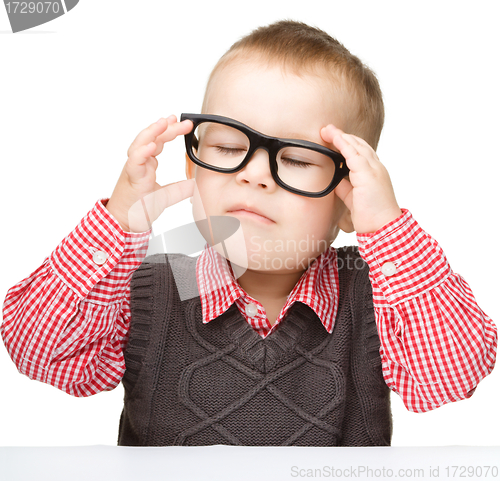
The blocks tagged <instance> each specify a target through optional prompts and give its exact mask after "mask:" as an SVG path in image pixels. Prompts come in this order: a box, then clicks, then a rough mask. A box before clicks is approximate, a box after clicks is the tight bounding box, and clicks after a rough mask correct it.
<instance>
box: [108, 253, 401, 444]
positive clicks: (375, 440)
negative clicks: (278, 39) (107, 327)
mask: <svg viewBox="0 0 500 481" xmlns="http://www.w3.org/2000/svg"><path fill="white" fill-rule="evenodd" d="M337 254H338V267H339V283H340V286H339V291H340V303H339V309H338V314H337V317H336V320H335V326H334V330H333V333H332V334H329V333H328V332H327V331H326V329H325V328H324V327H323V325H322V324H321V321H320V319H319V318H318V316H317V315H316V314H315V313H314V311H313V310H312V309H311V308H310V307H309V306H307V305H305V304H303V303H301V302H296V303H294V304H293V305H292V307H291V308H290V310H289V311H288V313H287V315H286V317H285V318H284V319H283V321H282V323H281V324H280V326H279V327H278V328H277V329H276V331H275V332H273V333H272V334H270V335H269V336H268V337H267V338H266V339H262V338H261V336H260V335H259V334H257V333H256V332H255V331H254V329H253V328H252V327H251V326H250V325H249V324H248V323H247V322H246V320H245V319H244V318H243V316H242V315H241V313H240V311H239V310H238V308H237V306H236V304H233V305H232V306H231V307H230V308H229V309H228V310H227V311H226V312H225V313H223V314H222V315H221V316H219V317H218V318H216V319H214V320H212V321H211V322H209V323H207V324H203V323H202V311H201V302H200V297H199V295H197V296H195V297H192V298H190V299H188V300H184V301H181V300H180V297H179V292H178V290H177V287H176V282H174V276H173V272H172V268H171V266H170V262H175V263H176V264H175V265H176V270H175V273H176V281H177V285H178V283H179V277H178V276H177V269H179V266H181V269H182V270H183V276H182V279H184V280H185V282H186V283H188V286H190V288H195V289H196V292H198V290H197V287H193V286H196V259H194V258H191V257H189V256H185V255H180V254H174V255H172V254H168V255H167V257H166V258H165V254H156V255H154V256H150V257H148V258H146V259H145V260H144V262H143V263H142V265H141V266H140V267H139V269H137V271H136V272H135V273H134V274H133V277H132V282H131V312H132V319H131V326H130V332H129V340H128V344H127V348H126V350H125V363H126V372H125V375H124V377H123V385H124V388H125V398H124V409H123V412H122V415H121V418H120V431H119V437H118V444H119V445H125V446H169V445H185V446H203V445H214V444H229V445H246V446H381V445H382V446H384V445H385V446H387V445H390V440H391V434H392V419H391V413H390V404H389V392H390V391H389V388H388V387H387V385H386V384H385V382H384V379H383V377H382V366H381V360H380V354H379V347H380V340H379V337H378V333H377V328H376V325H375V318H374V311H373V299H372V290H371V285H370V281H369V278H368V266H367V264H366V263H365V262H364V261H363V260H362V259H361V257H360V256H359V253H358V251H357V248H356V247H349V248H343V249H338V250H337ZM167 259H168V261H169V262H166V260H167ZM183 287H185V286H183ZM184 298H185V297H184Z"/></svg>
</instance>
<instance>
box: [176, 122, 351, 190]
mask: <svg viewBox="0 0 500 481" xmlns="http://www.w3.org/2000/svg"><path fill="white" fill-rule="evenodd" d="M180 120H181V122H182V121H183V120H190V121H191V122H193V129H192V130H191V132H189V133H187V134H186V135H184V139H185V144H186V153H187V155H188V157H189V158H190V159H191V160H192V161H193V162H194V163H195V164H196V165H199V166H200V167H203V168H205V169H208V170H213V171H215V172H219V173H221V174H234V173H236V172H239V171H240V170H241V169H243V168H244V167H245V166H246V165H247V164H248V162H249V161H250V159H251V158H252V156H253V154H254V153H255V152H256V151H257V150H258V149H264V150H265V151H267V154H268V158H269V169H270V171H271V175H272V177H273V179H274V181H275V182H276V183H277V184H278V185H279V186H280V187H282V188H283V189H285V190H287V191H289V192H292V193H294V194H298V195H302V196H305V197H324V196H325V195H327V194H329V193H330V192H332V191H333V190H334V189H335V187H337V185H339V183H340V181H341V180H342V179H343V178H344V177H346V176H347V175H348V174H349V168H348V167H347V163H346V160H345V157H344V156H343V155H342V154H339V153H338V152H335V151H334V150H331V149H329V148H327V147H324V146H323V145H320V144H316V143H315V142H310V141H309V140H298V139H281V138H278V137H271V136H269V135H265V134H262V133H261V132H258V131H257V130H254V129H252V128H251V127H248V125H245V124H243V123H242V122H239V121H237V120H234V119H231V118H229V117H223V116H221V115H212V114H181V118H180ZM205 122H214V123H218V124H221V125H227V126H228V127H233V128H234V129H236V130H239V131H240V132H243V133H244V134H245V135H246V136H247V137H248V140H249V141H250V146H249V147H248V152H247V153H246V155H245V157H244V158H243V160H242V161H241V162H240V164H239V165H237V166H236V167H234V168H232V169H224V168H222V167H216V166H214V165H208V164H205V163H203V162H202V161H201V160H199V159H198V158H197V157H195V155H194V153H193V139H194V138H195V136H194V132H195V130H196V127H198V125H200V124H202V123H205ZM285 147H302V148H307V149H310V150H313V151H315V152H319V153H321V154H324V155H326V156H328V157H330V158H331V159H332V161H333V163H334V164H335V173H334V176H333V179H332V181H331V182H330V184H329V185H328V187H326V188H325V189H323V190H322V191H320V192H306V191H304V190H300V189H295V188H294V187H291V186H289V185H288V184H285V183H284V182H283V181H282V180H281V179H280V178H279V176H278V165H277V162H276V156H277V154H278V152H279V151H280V150H281V149H283V148H285ZM195 149H196V150H197V146H195Z"/></svg>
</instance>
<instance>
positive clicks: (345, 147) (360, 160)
mask: <svg viewBox="0 0 500 481" xmlns="http://www.w3.org/2000/svg"><path fill="white" fill-rule="evenodd" d="M344 135H345V134H342V135H335V137H334V138H333V144H334V145H335V146H336V147H337V148H338V149H339V152H340V153H341V154H342V155H343V156H344V158H345V159H346V163H347V167H349V170H351V171H352V172H356V171H359V170H362V169H366V168H368V167H369V165H370V163H369V162H368V160H367V158H366V157H365V156H364V155H362V154H361V153H360V152H358V149H357V148H356V147H355V146H354V145H353V144H352V143H350V142H349V141H348V140H347V139H345V138H344Z"/></svg>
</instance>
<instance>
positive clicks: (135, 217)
mask: <svg viewBox="0 0 500 481" xmlns="http://www.w3.org/2000/svg"><path fill="white" fill-rule="evenodd" d="M194 187H195V180H194V179H189V180H183V181H180V182H175V183H172V184H168V185H165V186H163V187H160V188H159V189H158V190H155V191H154V192H151V193H150V194H148V195H146V196H144V197H143V198H142V199H140V200H138V201H137V202H135V203H134V204H133V205H132V207H130V209H129V211H128V224H129V228H130V230H131V231H132V232H145V231H147V230H149V229H151V226H152V223H153V222H154V221H155V220H156V219H157V218H158V217H159V216H160V215H161V214H162V212H163V211H164V210H165V209H166V208H167V207H170V206H171V205H174V204H177V203H178V202H180V201H182V200H184V199H187V198H189V197H192V196H193V193H194Z"/></svg>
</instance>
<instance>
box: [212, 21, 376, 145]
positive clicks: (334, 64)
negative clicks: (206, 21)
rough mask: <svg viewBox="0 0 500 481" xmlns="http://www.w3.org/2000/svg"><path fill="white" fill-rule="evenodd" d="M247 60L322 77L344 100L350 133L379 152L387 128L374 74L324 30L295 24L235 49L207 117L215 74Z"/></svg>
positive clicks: (271, 28) (256, 35)
mask: <svg viewBox="0 0 500 481" xmlns="http://www.w3.org/2000/svg"><path fill="white" fill-rule="evenodd" d="M248 56H251V57H252V58H253V57H255V56H256V57H257V58H258V59H259V60H260V61H264V62H267V63H268V64H272V65H280V66H281V67H282V68H284V69H285V70H289V71H291V72H292V73H294V74H296V75H299V76H302V75H304V74H306V75H317V76H323V77H325V79H326V80H330V82H329V83H330V85H331V86H332V98H333V97H334V96H335V98H336V99H337V100H338V99H339V97H342V101H341V105H342V107H341V112H342V115H343V116H344V117H343V120H344V121H345V124H346V125H347V126H348V133H350V134H354V135H357V136H358V137H361V138H363V139H364V140H366V141H367V142H368V143H369V144H370V145H371V146H372V147H373V149H376V148H377V145H378V142H379V139H380V134H381V132H382V127H383V125H384V103H383V99H382V91H381V90H380V85H379V83H378V80H377V77H376V75H375V73H374V72H373V71H372V70H371V69H370V68H369V67H367V66H366V65H364V64H363V62H361V60H360V59H359V58H358V57H356V56H355V55H353V54H351V53H350V52H349V50H347V49H346V48H345V47H344V46H343V45H342V44H341V43H340V42H339V41H337V40H336V39H334V38H333V37H331V36H330V35H328V34H327V33H326V32H324V31H323V30H320V29H319V28H316V27H311V26H309V25H306V24H305V23H301V22H296V21H292V20H282V21H279V22H276V23H273V24H271V25H268V26H264V27H259V28H257V29H255V30H254V31H252V32H251V33H250V34H249V35H247V36H245V37H243V38H242V39H241V40H239V41H237V42H236V43H234V44H233V45H232V46H231V48H230V49H229V50H228V51H227V52H226V53H225V54H224V55H223V56H222V57H221V58H220V60H219V61H218V63H217V64H216V65H215V67H214V69H213V70H212V73H211V75H210V77H209V80H208V83H207V89H206V92H205V98H204V101H203V106H202V112H206V107H207V98H208V92H209V90H210V86H211V84H212V82H213V81H214V78H215V77H216V74H217V73H218V72H220V71H221V70H223V69H224V68H225V67H226V66H228V65H230V64H233V63H235V62H236V63H237V61H238V60H242V59H244V58H248Z"/></svg>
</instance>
